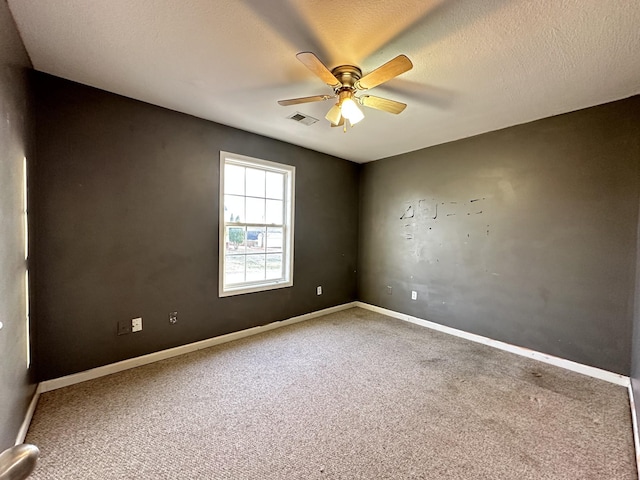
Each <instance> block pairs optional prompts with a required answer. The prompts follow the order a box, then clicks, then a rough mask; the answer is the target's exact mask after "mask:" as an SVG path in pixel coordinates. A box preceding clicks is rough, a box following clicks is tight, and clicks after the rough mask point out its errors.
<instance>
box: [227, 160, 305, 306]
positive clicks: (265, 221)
mask: <svg viewBox="0 0 640 480" xmlns="http://www.w3.org/2000/svg"><path fill="white" fill-rule="evenodd" d="M294 174H295V168H294V167H292V166H289V165H283V164H279V163H274V162H269V161H266V160H260V159H256V158H250V157H245V156H242V155H235V154H232V153H228V152H220V197H221V198H220V205H221V208H220V241H221V243H220V292H219V293H220V296H228V295H235V294H240V293H249V292H256V291H261V290H267V289H271V288H281V287H287V286H291V285H292V284H293V275H292V270H293V268H292V267H293V191H294Z"/></svg>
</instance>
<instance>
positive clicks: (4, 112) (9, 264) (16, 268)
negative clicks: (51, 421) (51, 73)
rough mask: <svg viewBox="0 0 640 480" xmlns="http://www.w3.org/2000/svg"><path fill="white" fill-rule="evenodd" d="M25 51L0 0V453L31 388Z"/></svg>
mask: <svg viewBox="0 0 640 480" xmlns="http://www.w3.org/2000/svg"><path fill="white" fill-rule="evenodd" d="M30 66H31V64H30V61H29V58H28V57H27V54H26V52H25V49H24V46H23V45H22V41H21V40H20V37H19V35H18V31H17V30H16V27H15V25H14V23H13V18H12V17H11V14H10V12H9V8H8V7H7V3H6V1H5V0H0V119H1V121H0V305H2V309H1V310H0V322H2V323H3V324H4V327H3V328H2V329H1V330H0V452H1V451H3V450H4V449H5V448H8V447H10V446H11V445H13V443H14V442H15V440H16V436H17V434H18V430H19V428H20V424H21V423H22V420H23V419H24V416H25V413H26V411H27V407H28V405H29V402H30V400H31V397H32V396H33V393H34V390H35V385H34V383H33V382H32V381H31V380H30V374H29V371H28V370H27V360H26V358H27V355H26V348H25V345H26V341H27V328H26V322H25V315H26V308H25V295H26V291H25V290H26V289H25V271H26V262H25V258H24V253H25V252H24V228H23V223H24V217H23V213H22V212H23V206H24V202H23V193H24V190H23V158H24V157H25V156H26V157H29V156H30V152H31V148H32V147H31V144H32V140H31V113H30V96H29V84H28V76H27V75H28V73H27V72H28V69H29V68H30Z"/></svg>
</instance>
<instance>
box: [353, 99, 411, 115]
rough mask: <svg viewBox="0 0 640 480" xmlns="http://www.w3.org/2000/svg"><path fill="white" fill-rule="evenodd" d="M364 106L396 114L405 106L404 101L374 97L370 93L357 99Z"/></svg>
mask: <svg viewBox="0 0 640 480" xmlns="http://www.w3.org/2000/svg"><path fill="white" fill-rule="evenodd" d="M358 100H359V101H360V103H361V104H362V105H364V106H365V107H370V108H375V109H378V110H382V111H384V112H389V113H394V114H396V115H397V114H398V113H400V112H402V111H403V110H404V109H405V108H407V104H406V103H402V102H396V101H395V100H389V99H388V98H380V97H374V96H371V95H363V96H362V97H360V98H359V99H358Z"/></svg>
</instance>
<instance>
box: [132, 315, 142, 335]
mask: <svg viewBox="0 0 640 480" xmlns="http://www.w3.org/2000/svg"><path fill="white" fill-rule="evenodd" d="M140 330H142V317H138V318H134V319H133V320H131V331H132V332H139V331H140Z"/></svg>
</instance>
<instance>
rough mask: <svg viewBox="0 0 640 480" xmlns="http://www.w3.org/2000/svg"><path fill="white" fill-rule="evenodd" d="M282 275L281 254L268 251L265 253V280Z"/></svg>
mask: <svg viewBox="0 0 640 480" xmlns="http://www.w3.org/2000/svg"><path fill="white" fill-rule="evenodd" d="M281 277H282V254H281V253H275V254H274V253H270V254H268V255H267V280H274V279H276V278H281Z"/></svg>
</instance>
